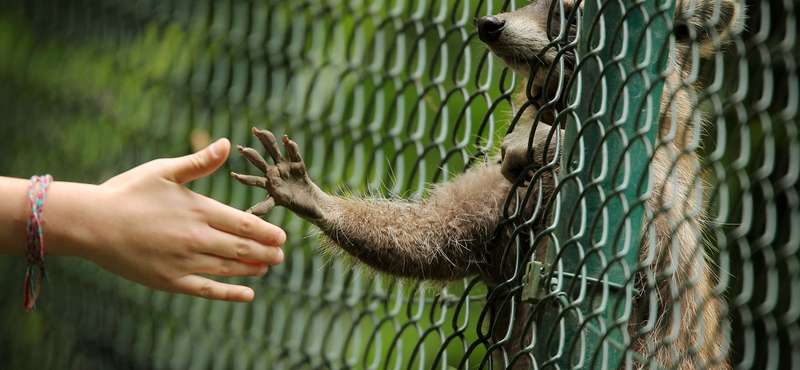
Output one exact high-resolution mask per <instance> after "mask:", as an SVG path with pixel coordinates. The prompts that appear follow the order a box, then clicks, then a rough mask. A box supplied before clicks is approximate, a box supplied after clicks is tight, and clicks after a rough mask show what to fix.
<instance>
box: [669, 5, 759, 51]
mask: <svg viewBox="0 0 800 370" xmlns="http://www.w3.org/2000/svg"><path fill="white" fill-rule="evenodd" d="M743 24H744V7H743V6H741V5H739V3H738V2H737V1H735V0H678V3H677V4H676V6H675V23H674V26H673V30H672V32H673V34H674V35H675V39H676V41H677V42H678V43H679V44H684V45H687V46H691V44H695V45H696V47H697V48H698V49H699V51H700V57H702V58H709V57H711V56H712V55H713V54H714V53H715V52H717V51H718V49H719V48H720V47H721V46H723V45H725V44H726V43H727V42H729V41H730V37H731V36H732V35H734V34H737V33H739V32H741V29H742V26H743Z"/></svg>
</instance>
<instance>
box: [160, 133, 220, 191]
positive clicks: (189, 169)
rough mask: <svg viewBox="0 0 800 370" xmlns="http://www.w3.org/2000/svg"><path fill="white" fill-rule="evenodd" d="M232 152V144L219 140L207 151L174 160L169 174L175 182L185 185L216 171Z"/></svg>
mask: <svg viewBox="0 0 800 370" xmlns="http://www.w3.org/2000/svg"><path fill="white" fill-rule="evenodd" d="M230 152H231V142H230V141H228V139H226V138H222V139H219V140H217V141H215V142H214V143H213V144H211V145H209V146H207V147H206V148H205V149H203V150H201V151H199V152H197V153H194V154H190V155H187V156H183V157H178V158H174V159H172V160H171V161H172V162H173V163H171V166H169V167H170V168H169V173H170V174H171V175H172V177H173V179H174V180H175V182H177V183H178V184H185V183H187V182H189V181H192V180H196V179H199V178H201V177H203V176H206V175H208V174H210V173H212V172H214V171H216V170H217V169H218V168H219V167H220V166H222V164H223V163H225V160H227V159H228V154H230Z"/></svg>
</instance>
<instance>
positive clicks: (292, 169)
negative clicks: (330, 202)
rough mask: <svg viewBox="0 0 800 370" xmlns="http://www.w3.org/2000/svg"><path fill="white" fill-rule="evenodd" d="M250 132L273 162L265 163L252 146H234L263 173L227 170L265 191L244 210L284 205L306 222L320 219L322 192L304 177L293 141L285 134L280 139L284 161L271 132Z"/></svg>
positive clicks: (260, 211)
mask: <svg viewBox="0 0 800 370" xmlns="http://www.w3.org/2000/svg"><path fill="white" fill-rule="evenodd" d="M253 134H254V135H255V136H256V137H257V138H258V141H260V142H261V145H263V146H264V150H265V151H266V152H267V154H268V155H269V156H270V157H271V158H272V161H273V162H274V164H269V163H268V162H267V161H266V160H265V159H264V157H262V156H261V154H259V153H258V151H256V150H255V149H253V148H247V147H242V146H237V147H236V149H237V150H238V151H239V153H241V154H242V156H243V157H245V158H246V159H247V160H248V161H249V162H250V163H252V164H253V165H254V166H256V167H257V168H258V169H259V170H260V171H261V172H263V173H264V176H252V175H241V174H238V173H231V176H233V177H234V178H235V179H236V180H237V181H239V182H240V183H242V184H244V185H247V186H255V187H259V188H262V189H266V190H267V191H268V192H269V197H268V198H267V199H265V200H264V201H262V202H259V203H258V204H256V205H254V206H252V207H251V208H250V209H248V210H247V212H248V213H252V214H255V215H258V216H261V215H264V214H266V213H267V212H269V211H270V210H271V209H272V208H273V207H275V206H276V205H277V206H283V207H286V208H288V209H289V210H290V211H292V212H294V213H295V214H297V215H298V216H300V217H302V218H304V219H307V220H309V221H312V222H314V221H316V220H320V219H321V218H322V209H321V207H320V203H321V201H322V200H323V198H324V196H325V194H324V193H323V192H322V190H320V189H319V188H318V187H317V186H316V185H315V184H314V183H313V182H311V179H309V178H308V174H307V173H306V165H305V162H303V158H302V157H301V156H300V149H299V147H298V145H297V143H295V142H294V141H292V140H289V138H288V137H287V136H285V135H284V136H283V137H282V138H281V139H282V140H281V141H282V142H283V146H284V148H285V150H286V153H287V155H288V157H289V159H288V160H287V159H286V158H285V157H284V156H283V155H282V154H281V150H280V148H279V147H278V140H276V139H275V135H273V134H272V133H271V132H269V131H267V130H257V129H255V128H253Z"/></svg>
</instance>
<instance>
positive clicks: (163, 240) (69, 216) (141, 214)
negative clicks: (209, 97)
mask: <svg viewBox="0 0 800 370" xmlns="http://www.w3.org/2000/svg"><path fill="white" fill-rule="evenodd" d="M229 152H230V142H228V141H227V140H226V139H222V140H220V141H217V142H216V143H214V144H212V145H211V146H210V147H209V148H206V149H204V150H202V151H200V152H198V153H195V154H193V155H188V156H184V157H180V158H168V159H157V160H154V161H151V162H148V163H145V164H143V165H141V166H138V167H136V168H134V169H132V170H130V171H127V172H125V173H122V174H120V175H117V176H115V177H113V178H111V179H109V180H108V181H106V182H105V183H103V184H101V185H90V184H80V183H70V182H60V181H56V182H53V183H52V184H51V185H50V188H49V190H48V191H47V198H46V200H45V203H44V211H43V213H42V214H43V219H42V230H43V240H44V244H45V256H52V255H66V256H77V257H81V258H85V259H88V260H91V261H93V262H95V263H97V264H99V265H100V266H102V267H103V268H105V269H107V270H109V271H111V272H113V273H115V274H118V275H120V276H122V277H124V278H127V279H129V280H132V281H134V282H137V283H140V284H143V285H146V286H148V287H151V288H154V289H158V290H163V291H166V292H172V293H183V294H190V295H195V296H200V297H205V298H209V299H221V300H229V301H250V300H251V299H252V298H253V291H252V289H250V288H248V287H243V286H237V285H230V284H224V283H221V282H217V281H214V280H211V279H208V278H206V277H201V276H199V275H196V274H197V273H201V274H211V275H220V276H261V275H263V274H264V273H266V270H267V266H268V265H275V264H278V263H280V262H281V261H282V260H283V251H282V250H281V249H280V248H277V246H280V245H282V244H283V242H284V241H285V239H286V235H285V233H284V232H283V231H282V230H281V229H280V228H278V227H276V226H274V225H271V224H269V223H267V222H265V221H263V220H261V219H259V218H258V217H256V216H253V215H250V214H246V213H244V212H241V211H239V210H236V209H235V208H232V207H229V206H227V205H224V204H222V203H219V202H217V201H215V200H213V199H210V198H207V197H204V196H202V195H199V194H197V193H194V192H192V191H191V190H189V189H187V188H186V187H184V186H183V184H185V183H187V182H189V181H192V180H194V179H197V178H200V177H203V176H206V175H208V174H210V173H212V172H213V171H214V170H216V169H217V168H219V166H221V165H222V163H224V161H225V159H226V158H227V156H228V154H229ZM27 193H28V181H27V180H22V179H13V178H7V177H0V253H3V254H20V255H21V254H23V253H24V252H25V234H26V231H25V229H26V223H27V220H28V217H29V216H30V212H31V209H30V203H29V200H28V197H27Z"/></svg>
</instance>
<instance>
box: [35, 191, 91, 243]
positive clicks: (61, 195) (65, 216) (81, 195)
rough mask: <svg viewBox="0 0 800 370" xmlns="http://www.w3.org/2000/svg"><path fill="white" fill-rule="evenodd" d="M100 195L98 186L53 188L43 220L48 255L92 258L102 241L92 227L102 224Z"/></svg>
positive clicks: (48, 197)
mask: <svg viewBox="0 0 800 370" xmlns="http://www.w3.org/2000/svg"><path fill="white" fill-rule="evenodd" d="M99 194H100V192H99V187H98V186H97V185H90V184H79V183H71V182H61V181H59V182H54V183H53V184H51V185H50V190H49V191H48V195H47V205H46V208H47V209H46V210H45V212H44V215H43V219H42V232H43V237H44V239H45V241H46V243H47V247H48V251H47V253H48V254H50V255H62V256H76V257H82V258H89V257H90V255H91V254H92V250H93V249H94V247H93V246H95V245H97V244H98V243H99V240H98V238H99V237H100V235H99V234H98V232H97V230H96V228H93V227H92V225H99V224H100V222H101V221H102V220H101V219H102V215H99V214H97V212H96V210H97V209H99V207H96V204H97V203H98V202H99V201H100V199H99Z"/></svg>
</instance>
